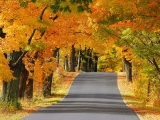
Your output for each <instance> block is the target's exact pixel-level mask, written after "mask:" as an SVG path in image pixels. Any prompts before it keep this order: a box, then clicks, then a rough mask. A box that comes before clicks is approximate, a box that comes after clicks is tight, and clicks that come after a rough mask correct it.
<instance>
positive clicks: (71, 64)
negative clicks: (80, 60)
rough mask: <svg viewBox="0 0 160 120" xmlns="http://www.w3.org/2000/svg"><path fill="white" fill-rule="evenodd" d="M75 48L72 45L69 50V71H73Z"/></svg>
mask: <svg viewBox="0 0 160 120" xmlns="http://www.w3.org/2000/svg"><path fill="white" fill-rule="evenodd" d="M75 53H76V51H75V48H74V45H72V51H71V57H70V71H71V72H75Z"/></svg>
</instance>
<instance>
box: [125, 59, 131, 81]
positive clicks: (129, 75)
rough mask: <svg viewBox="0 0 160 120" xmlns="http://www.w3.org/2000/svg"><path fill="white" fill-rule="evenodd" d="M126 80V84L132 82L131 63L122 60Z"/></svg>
mask: <svg viewBox="0 0 160 120" xmlns="http://www.w3.org/2000/svg"><path fill="white" fill-rule="evenodd" d="M124 63H125V70H126V79H127V81H128V82H132V63H131V62H129V61H128V60H126V58H124Z"/></svg>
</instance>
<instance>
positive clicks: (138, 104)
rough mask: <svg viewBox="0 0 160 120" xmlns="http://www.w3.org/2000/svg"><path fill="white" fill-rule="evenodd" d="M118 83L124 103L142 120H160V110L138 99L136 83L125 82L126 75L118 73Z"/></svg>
mask: <svg viewBox="0 0 160 120" xmlns="http://www.w3.org/2000/svg"><path fill="white" fill-rule="evenodd" d="M117 83H118V88H119V90H120V93H121V95H122V98H123V101H124V102H125V103H126V105H127V106H129V107H130V108H132V109H133V110H134V111H135V112H136V113H137V115H138V117H139V118H140V120H160V108H158V107H153V106H152V105H151V104H146V105H145V104H144V102H143V101H141V100H140V99H139V98H137V97H136V95H135V87H136V85H135V83H134V81H133V82H132V83H131V82H127V81H126V80H125V73H123V72H121V73H118V80H117Z"/></svg>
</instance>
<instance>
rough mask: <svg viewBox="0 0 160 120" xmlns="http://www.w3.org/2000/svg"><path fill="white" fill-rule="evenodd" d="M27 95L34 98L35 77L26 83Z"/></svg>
mask: <svg viewBox="0 0 160 120" xmlns="http://www.w3.org/2000/svg"><path fill="white" fill-rule="evenodd" d="M25 96H26V98H28V99H32V98H33V79H31V78H29V79H28V82H27V84H26V91H25Z"/></svg>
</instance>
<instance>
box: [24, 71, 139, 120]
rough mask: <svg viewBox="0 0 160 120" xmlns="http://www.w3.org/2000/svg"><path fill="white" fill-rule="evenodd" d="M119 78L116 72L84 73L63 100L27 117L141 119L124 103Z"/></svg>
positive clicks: (34, 119)
mask: <svg viewBox="0 0 160 120" xmlns="http://www.w3.org/2000/svg"><path fill="white" fill-rule="evenodd" d="M116 78H117V75H116V73H98V72H97V73H95V72H91V73H80V74H79V75H78V76H77V77H76V78H75V80H74V82H73V84H72V86H71V88H70V91H69V94H68V95H67V96H66V97H65V98H64V99H63V101H62V102H60V103H58V104H56V105H53V106H48V107H45V108H40V109H38V111H37V112H35V113H33V114H30V115H29V116H27V117H25V118H23V120H139V118H138V117H137V115H136V114H135V113H134V112H133V111H132V110H131V109H130V108H129V107H127V106H126V105H125V103H124V102H123V100H122V98H121V95H120V92H119V90H118V87H117V80H116Z"/></svg>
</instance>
